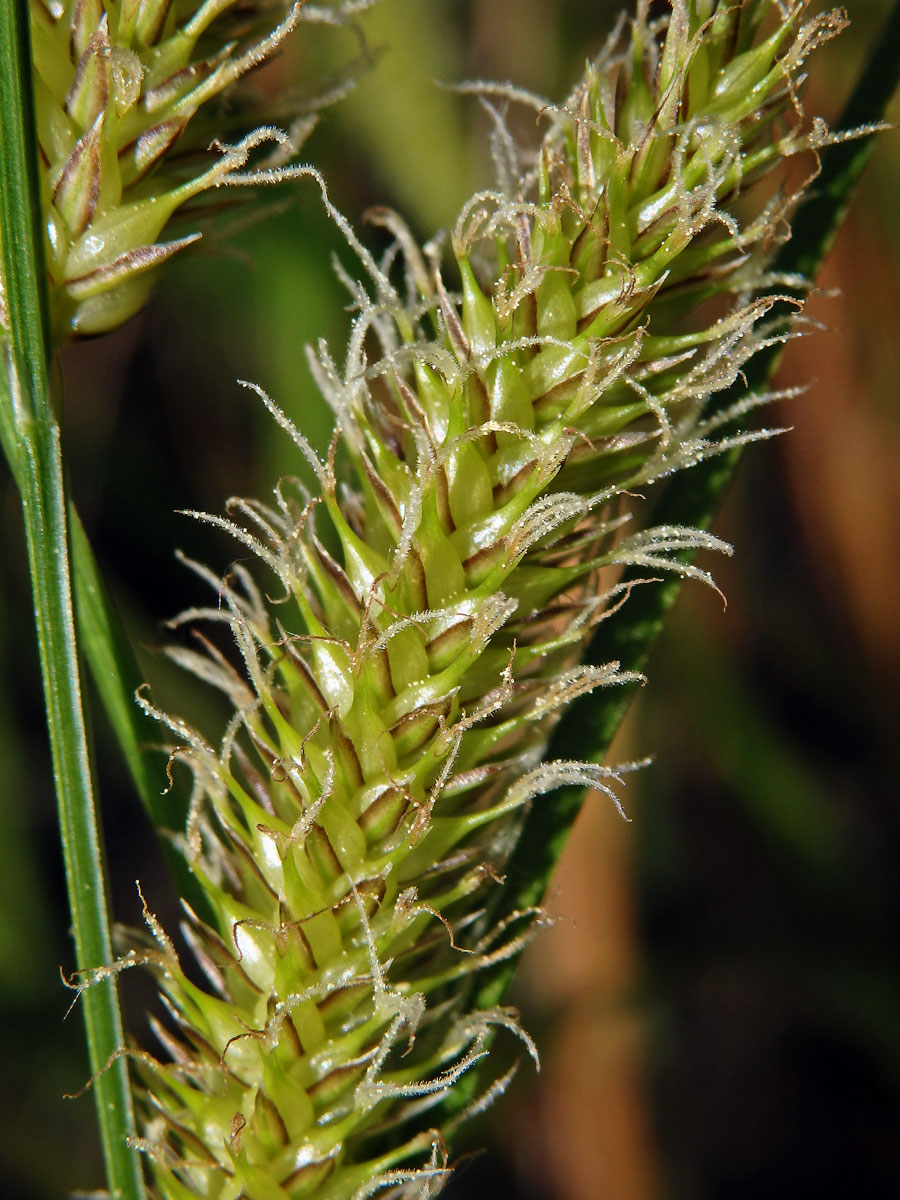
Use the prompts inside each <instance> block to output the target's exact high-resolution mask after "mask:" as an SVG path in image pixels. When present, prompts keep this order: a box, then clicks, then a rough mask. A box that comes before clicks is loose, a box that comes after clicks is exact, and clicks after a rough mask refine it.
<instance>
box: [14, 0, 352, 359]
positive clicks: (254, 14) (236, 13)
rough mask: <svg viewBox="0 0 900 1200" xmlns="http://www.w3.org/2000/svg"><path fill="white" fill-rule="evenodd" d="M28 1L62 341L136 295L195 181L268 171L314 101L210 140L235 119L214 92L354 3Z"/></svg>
mask: <svg viewBox="0 0 900 1200" xmlns="http://www.w3.org/2000/svg"><path fill="white" fill-rule="evenodd" d="M30 7H31V24H32V41H33V47H34V89H35V100H36V108H37V123H38V140H39V143H40V149H41V155H42V161H43V162H44V164H45V166H46V172H47V180H48V193H49V204H48V206H47V214H46V219H47V231H48V245H47V264H48V271H49V276H50V284H51V287H50V301H51V313H52V318H53V324H54V330H55V334H56V337H57V339H58V340H59V341H66V340H68V339H69V338H71V337H73V336H78V335H81V334H91V333H99V332H102V331H104V330H107V329H112V328H114V327H115V326H117V325H119V324H121V323H122V322H123V321H125V320H127V319H128V318H129V317H130V316H131V315H132V314H133V313H134V312H135V311H136V310H137V309H138V307H139V306H140V305H141V304H142V303H143V300H144V296H145V294H146V292H147V287H148V284H149V280H148V279H147V272H148V271H150V270H151V269H152V268H153V267H154V266H155V265H156V264H157V263H159V262H161V261H162V260H163V259H165V258H168V257H170V256H171V254H173V253H175V252H176V251H177V250H178V249H181V248H183V247H185V246H188V245H190V244H191V243H192V242H193V241H195V240H196V238H197V237H198V236H199V234H198V232H197V230H196V228H187V229H183V230H182V231H181V233H180V235H179V236H178V237H175V238H172V239H170V240H169V241H167V242H165V243H160V244H157V239H158V238H159V236H160V234H161V232H162V229H163V227H164V226H165V225H166V224H167V223H168V222H170V221H171V220H172V218H173V217H174V216H175V215H176V214H177V212H178V210H179V209H180V208H181V207H182V206H183V205H185V204H186V203H187V202H188V201H189V200H191V199H192V198H193V197H194V196H196V195H197V194H198V193H199V192H201V191H205V190H208V189H210V188H217V187H220V186H221V185H223V184H232V183H241V184H247V183H250V184H252V183H261V182H266V181H267V180H268V179H270V178H277V177H278V176H277V172H276V173H275V174H274V175H273V171H272V167H273V165H274V166H276V167H279V166H282V165H283V164H284V162H285V161H287V160H288V159H290V158H291V157H292V156H293V155H295V154H296V152H297V150H298V149H299V145H300V141H301V140H302V138H303V137H304V136H305V135H306V133H308V132H309V129H310V128H311V125H312V123H313V119H314V118H313V115H312V114H314V110H315V108H316V107H317V106H316V104H315V103H313V104H312V105H309V104H308V105H307V106H306V109H307V114H308V116H307V119H306V120H305V121H304V120H300V121H298V122H297V123H296V124H295V127H294V129H293V130H292V132H291V133H290V134H284V133H280V132H279V131H275V130H270V129H269V128H268V127H265V129H264V132H263V136H261V137H257V138H256V139H255V140H253V139H250V140H248V139H247V138H246V137H244V139H243V140H240V138H239V139H238V142H237V145H236V146H233V147H230V148H226V149H225V150H222V149H221V148H220V149H219V150H216V149H214V148H212V147H211V143H213V142H214V139H215V137H216V136H217V135H218V136H221V135H222V134H223V133H224V132H228V131H229V129H230V127H231V126H232V125H233V123H234V120H235V118H233V117H231V116H230V115H229V110H227V109H225V107H224V106H223V105H222V104H221V103H220V97H221V96H222V93H223V92H224V90H225V89H226V88H231V87H232V86H233V85H235V84H236V83H238V81H239V80H240V79H241V77H242V76H243V75H245V74H246V73H247V72H248V71H250V70H251V69H252V68H253V67H255V66H257V65H258V64H259V63H260V62H262V61H263V60H264V59H266V58H268V57H270V56H271V55H272V54H274V53H276V52H277V50H278V49H279V47H280V46H281V44H282V42H283V41H284V39H285V38H286V37H287V35H288V34H289V33H290V32H291V31H292V30H293V29H295V28H296V26H297V25H298V24H299V23H300V22H301V21H303V20H315V21H319V22H321V21H322V20H323V19H324V18H326V17H328V16H329V15H330V19H331V20H332V22H333V23H338V22H341V21H346V20H348V19H350V16H351V15H352V12H353V11H354V8H355V7H358V5H356V6H354V4H353V3H352V2H341V0H335V2H334V4H333V6H331V7H329V8H325V9H322V8H319V9H310V11H309V15H307V14H306V13H305V11H304V3H303V0H293V2H290V0H275V2H274V3H273V2H272V0H241V2H240V3H238V2H237V0H206V2H205V3H201V4H199V5H198V4H188V5H180V4H173V3H171V2H170V0H73V2H71V3H66V4H63V3H52V4H51V3H48V2H46V0H30ZM324 102H325V101H323V103H324ZM239 107H240V106H238V105H232V107H231V111H235V112H236V111H238V110H239ZM264 116H265V114H264V113H259V114H258V117H257V119H261V118H263V117H264ZM240 133H242V134H246V129H242V130H240ZM273 140H275V141H277V142H278V149H277V153H276V155H275V156H274V158H273V159H272V161H266V162H261V164H260V169H259V170H257V169H256V165H255V163H252V162H251V161H250V159H251V155H252V154H253V152H254V151H256V150H257V148H258V147H259V146H260V145H262V143H263V142H264V141H273ZM270 158H271V156H270ZM198 161H199V162H200V164H201V166H200V168H199V170H198V168H197V166H196V162H198ZM186 171H187V172H189V174H188V178H187V182H185V175H186ZM185 216H187V213H185ZM113 267H115V269H113ZM138 275H140V276H141V278H140V280H139V281H134V280H133V277H135V276H138ZM86 278H89V279H90V280H91V288H90V295H89V298H86V295H85V287H84V280H85V279H86Z"/></svg>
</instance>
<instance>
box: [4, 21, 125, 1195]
mask: <svg viewBox="0 0 900 1200" xmlns="http://www.w3.org/2000/svg"><path fill="white" fill-rule="evenodd" d="M30 80H31V56H30V51H29V37H28V7H27V4H25V3H24V0H19V2H18V3H4V4H3V5H0V122H2V142H0V150H2V154H0V163H2V167H0V228H2V275H3V280H4V288H5V306H6V324H7V332H8V355H9V362H8V364H7V369H8V371H9V375H10V389H9V393H8V394H6V395H5V396H4V398H3V399H4V403H6V404H7V410H6V412H5V413H4V417H3V423H2V428H3V441H4V448H5V449H6V451H7V454H8V455H9V456H10V458H11V465H12V469H13V473H14V475H15V477H16V480H17V482H18V484H19V486H20V489H21V494H22V510H23V515H24V521H25V534H26V542H27V548H28V560H29V569H30V573H31V581H32V589H33V595H34V610H35V621H36V625H37V635H38V648H39V653H40V661H41V670H42V674H43V680H44V698H45V705H46V710H47V720H48V725H49V729H50V746H51V754H52V759H53V771H54V778H55V781H56V791H57V800H58V806H59V821H60V832H61V838H62V846H63V857H64V861H65V868H66V880H67V887H68V893H69V903H70V906H71V913H72V926H73V930H74V937H75V952H76V958H77V964H78V967H79V968H84V967H91V966H98V965H102V964H107V963H109V962H110V961H111V958H112V949H111V943H110V936H109V926H108V921H107V915H106V897H105V887H104V882H103V872H102V867H101V856H100V844H99V836H98V831H97V825H96V820H95V813H94V802H93V795H92V787H91V778H90V768H89V763H88V755H87V743H86V736H85V727H84V718H83V714H82V708H81V692H80V683H79V677H78V655H77V647H76V641H75V628H74V620H73V613H72V600H71V583H70V577H69V563H68V551H67V530H66V508H65V501H64V487H63V476H62V460H61V455H60V441H59V426H58V425H57V423H56V420H55V419H54V415H53V412H52V407H51V382H50V358H51V352H50V342H49V337H48V323H47V318H46V303H45V299H44V295H43V280H44V264H43V242H42V231H41V218H40V208H39V204H38V196H39V191H38V183H37V170H36V141H35V135H34V113H33V107H32V100H31V82H30ZM82 1004H83V1011H84V1016H85V1022H86V1026H87V1038H88V1050H89V1055H90V1063H91V1069H92V1071H93V1072H95V1073H98V1074H97V1079H96V1084H95V1096H96V1102H97V1112H98V1115H99V1121H100V1130H101V1138H102V1142H103V1150H104V1157H105V1160H106V1167H107V1177H108V1183H109V1189H110V1192H111V1194H112V1195H113V1196H116V1197H120V1198H122V1200H138V1198H139V1197H141V1196H142V1195H143V1190H144V1189H143V1182H142V1176H141V1170H140V1166H139V1163H138V1160H137V1157H136V1155H135V1154H134V1152H133V1151H132V1150H131V1149H130V1147H129V1145H128V1142H127V1139H128V1138H129V1137H130V1136H131V1134H132V1132H133V1116H132V1110H131V1098H130V1091H129V1085H128V1075H127V1069H126V1063H125V1059H124V1058H121V1057H117V1055H118V1054H119V1052H120V1049H121V1046H122V1028H121V1019H120V1016H119V1010H118V1002H117V997H116V989H115V982H114V980H113V979H112V978H109V979H106V980H105V981H103V982H102V983H101V984H99V985H98V986H97V987H95V988H93V989H91V991H90V992H88V993H86V994H85V995H84V996H83V997H82ZM108 1064H109V1065H108Z"/></svg>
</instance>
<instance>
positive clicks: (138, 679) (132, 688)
mask: <svg viewBox="0 0 900 1200" xmlns="http://www.w3.org/2000/svg"><path fill="white" fill-rule="evenodd" d="M69 526H70V537H71V543H72V582H73V587H74V592H75V616H76V621H77V629H78V637H79V644H80V647H81V651H82V653H83V654H84V656H85V658H86V660H87V663H88V666H89V667H90V671H91V675H92V676H93V679H94V684H95V686H96V688H97V691H98V693H99V696H100V700H101V702H102V704H103V708H104V711H105V712H106V717H107V720H108V721H109V723H110V725H111V726H112V729H113V733H114V734H115V736H116V741H117V742H118V744H119V748H120V750H121V751H122V756H123V758H124V759H125V763H126V766H127V767H128V770H129V773H130V774H131V778H132V781H133V783H134V785H135V787H136V789H137V791H138V795H139V796H140V798H141V800H142V801H143V804H144V807H145V808H146V810H147V813H148V815H149V816H150V818H151V820H152V821H153V824H154V825H155V826H156V828H157V829H158V830H159V831H160V832H163V831H169V832H172V833H175V832H178V833H180V832H181V831H182V830H183V829H184V822H185V819H186V817H187V808H186V806H185V805H184V804H183V803H182V802H181V801H179V799H178V798H177V796H176V794H175V793H174V791H173V790H172V789H169V790H168V791H166V792H164V793H163V792H161V791H160V770H159V764H158V763H155V762H154V761H151V759H150V758H149V755H148V751H149V750H150V749H151V748H153V747H154V746H156V745H158V744H159V732H158V727H157V725H156V724H155V722H153V721H151V720H150V718H149V717H147V716H146V715H145V713H144V712H143V711H142V710H141V709H140V708H139V706H138V705H137V703H136V702H135V692H136V691H137V689H138V688H139V687H140V686H141V684H143V683H144V682H145V677H144V674H143V672H142V671H141V668H140V664H139V663H138V661H137V658H136V656H135V653H134V650H133V648H132V646H131V643H130V642H129V640H128V635H127V634H126V632H125V630H124V629H123V628H122V624H121V620H120V618H119V616H118V614H117V613H116V611H115V609H114V608H113V605H112V602H111V600H110V598H109V596H108V595H107V592H106V588H105V587H104V585H103V580H102V579H101V577H100V572H99V571H98V569H97V563H96V561H95V559H94V553H93V550H92V549H91V545H90V542H89V541H88V536H87V534H86V533H85V531H84V526H83V525H82V523H81V519H80V517H79V516H78V512H77V510H76V509H75V506H74V505H73V504H72V503H71V502H70V503H69Z"/></svg>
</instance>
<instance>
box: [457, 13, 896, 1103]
mask: <svg viewBox="0 0 900 1200" xmlns="http://www.w3.org/2000/svg"><path fill="white" fill-rule="evenodd" d="M898 81H900V3H897V4H895V5H894V8H893V10H892V12H891V14H890V16H889V17H888V19H887V21H886V23H885V26H884V27H883V29H882V31H881V33H880V35H879V36H878V37H877V38H876V40H875V46H874V49H873V52H872V54H871V56H870V58H869V60H868V62H867V63H866V64H865V65H864V67H863V69H862V73H861V75H860V78H859V82H858V84H857V86H856V88H855V90H854V92H853V94H852V96H851V97H850V99H849V101H848V103H847V105H846V107H845V109H844V112H843V114H842V116H841V119H840V121H839V123H838V126H837V127H838V129H842V130H850V129H856V128H859V127H860V126H865V125H868V124H870V123H871V124H876V123H877V122H879V121H881V120H882V119H883V115H884V111H885V108H886V106H887V104H888V102H889V100H890V99H891V97H892V95H893V94H894V91H895V89H896V87H897V85H898ZM872 145H873V138H872V137H871V136H869V137H865V138H859V139H857V140H854V141H850V142H844V143H838V144H836V145H832V146H829V147H828V148H827V149H826V150H824V151H823V152H822V153H821V158H822V171H821V174H820V176H819V178H818V179H817V181H816V184H815V187H814V189H813V190H811V191H810V193H809V194H808V195H807V197H806V198H805V199H804V201H803V203H802V204H801V205H800V207H799V209H798V211H797V213H796V216H795V217H794V219H793V221H792V226H793V228H794V230H795V233H794V236H793V237H792V239H791V240H790V241H789V242H787V243H786V244H785V246H783V247H782V250H781V253H780V254H779V256H778V258H777V260H776V262H775V264H774V270H775V271H776V272H781V273H784V274H802V275H803V276H804V277H805V278H806V279H808V280H812V279H813V278H814V277H815V274H816V272H817V271H818V269H819V267H820V266H821V264H822V261H823V259H824V257H825V255H826V254H827V253H828V250H829V248H830V247H831V244H832V242H833V240H834V237H835V234H836V232H837V230H838V228H839V226H840V224H841V222H842V220H843V218H844V215H845V214H846V211H847V208H848V206H849V204H850V201H851V198H852V195H853V191H854V188H855V186H856V183H857V182H858V180H859V177H860V175H861V173H862V170H863V168H864V166H865V164H866V161H867V159H868V157H869V154H870V152H871V150H872ZM780 290H781V291H782V293H783V292H784V291H785V289H784V288H782V289H780ZM781 349H782V347H781V345H778V344H776V345H772V346H769V347H768V348H766V349H764V350H762V351H761V352H760V353H758V354H757V355H756V356H755V357H754V358H753V359H752V360H751V361H750V362H749V363H748V364H747V365H746V367H745V368H744V375H745V376H746V383H744V382H740V381H739V382H738V384H736V385H735V386H734V387H733V388H732V389H731V390H730V391H725V392H723V393H721V396H720V397H719V404H718V406H717V407H719V408H720V409H725V408H727V407H728V405H729V404H732V403H734V402H735V401H736V400H738V399H739V398H740V397H741V396H742V395H745V394H747V393H748V392H755V391H761V390H763V388H764V387H765V386H766V383H767V381H768V380H769V379H770V378H771V377H772V375H773V373H774V371H775V369H776V368H777V366H778V362H779V359H780V354H781ZM739 458H740V448H735V449H732V450H730V451H728V452H727V453H724V454H721V455H719V456H718V457H715V458H712V459H709V460H707V461H706V462H704V463H701V464H700V465H699V466H696V467H694V468H692V469H691V470H689V471H684V472H680V473H678V474H677V475H676V476H675V477H674V479H673V480H672V481H671V483H670V484H669V485H668V487H667V489H666V490H665V492H664V493H663V494H662V495H661V497H660V499H659V501H658V502H657V505H656V507H655V509H654V511H653V513H652V515H651V517H650V518H649V521H650V523H651V524H653V525H685V526H689V527H693V528H700V529H706V528H708V527H709V526H710V524H711V523H712V521H713V518H714V516H715V514H716V511H717V509H718V507H719V503H720V501H721V499H722V497H723V495H724V493H725V491H726V489H727V487H728V485H729V483H730V481H731V479H732V477H733V475H734V470H735V467H736V466H737V463H738V460H739ZM691 557H692V553H689V552H685V553H684V554H683V561H686V562H687V561H689V560H690V558H691ZM644 574H646V572H644ZM639 576H640V572H638V571H635V570H634V569H632V570H629V571H627V572H626V573H625V575H624V576H623V581H624V582H628V581H630V580H634V579H637V578H638V577H639ZM680 587H681V579H680V578H679V577H678V576H677V575H672V576H670V577H669V578H667V579H666V580H664V581H663V582H661V583H658V584H656V585H655V586H653V587H643V588H636V589H635V590H634V592H633V593H632V596H631V599H630V600H629V602H628V607H627V611H626V612H625V614H624V615H623V616H621V617H617V616H614V617H612V618H611V619H610V620H609V621H607V622H605V623H604V624H602V625H601V626H599V628H598V632H597V634H596V635H595V637H594V639H593V641H592V643H591V645H590V649H589V652H588V656H587V661H588V662H589V663H598V664H599V663H603V662H608V661H610V660H615V661H618V662H620V663H621V665H622V667H623V669H627V670H631V671H640V670H642V668H643V667H644V666H645V664H646V662H647V659H648V657H649V655H650V652H651V650H652V648H653V645H654V643H655V641H656V638H657V636H658V635H659V632H660V630H661V628H662V626H663V622H664V620H665V617H666V614H667V613H668V611H669V609H670V608H671V607H672V605H673V604H674V602H675V600H676V598H677V596H678V593H679V590H680ZM634 690H635V685H634V684H630V685H627V686H625V687H621V688H615V689H608V690H604V691H597V692H594V693H591V694H589V695H585V696H582V697H580V698H579V699H578V700H576V701H575V702H574V703H573V704H572V705H571V706H570V707H569V708H568V709H567V711H566V713H565V716H564V717H563V719H562V721H561V722H560V724H559V725H558V726H557V728H556V730H555V731H554V734H553V737H552V739H551V742H550V745H549V748H548V751H547V754H548V757H550V758H557V757H559V758H565V757H566V756H568V755H570V754H571V753H573V752H574V751H575V750H577V752H578V753H580V754H582V755H583V754H585V747H591V752H590V757H592V758H593V759H594V761H597V762H599V761H601V760H602V759H603V757H604V756H605V754H606V753H607V751H608V749H609V746H610V743H611V741H612V738H613V735H614V734H615V732H616V730H617V729H618V727H619V724H620V723H621V720H622V718H623V716H624V715H625V712H626V710H627V708H628V705H629V703H630V702H631V699H632V697H633V694H634ZM583 801H584V791H583V790H582V789H580V788H567V789H560V790H559V791H557V792H555V793H554V794H553V796H550V797H547V798H546V799H545V800H544V801H542V803H541V804H539V805H534V806H533V808H532V809H531V811H530V813H529V815H528V817H527V819H526V821H525V824H524V826H523V829H522V833H521V836H520V839H519V842H518V845H517V847H516V850H515V852H514V854H513V857H512V859H511V861H510V863H509V864H508V866H507V869H506V884H505V886H504V887H503V888H502V889H498V892H497V906H496V910H495V912H494V914H493V915H494V919H495V920H496V921H497V922H500V921H502V920H503V919H504V918H505V917H506V916H507V914H509V913H511V912H515V911H516V910H518V909H525V908H527V907H528V906H529V905H533V904H538V903H540V901H541V899H542V897H543V895H544V893H545V891H546V889H547V885H548V883H549V880H550V876H551V874H552V872H553V869H554V867H555V866H556V863H557V861H558V860H559V856H560V854H561V853H562V850H563V847H564V846H565V843H566V840H567V838H568V835H569V832H570V830H571V827H572V823H573V822H574V820H575V817H576V816H577V815H578V812H579V810H580V808H581V805H582V803H583ZM514 970H515V960H514V959H513V960H510V961H507V962H504V963H501V964H498V965H497V967H496V968H494V969H493V970H491V971H487V972H485V973H484V975H483V977H482V979H481V980H480V981H479V987H478V991H477V996H476V999H475V1001H474V1003H475V1004H476V1005H478V1006H486V1007H487V1006H490V1005H493V1004H496V1003H498V1002H499V1001H500V999H501V998H502V997H503V995H504V993H505V992H506V989H507V987H508V985H509V981H510V979H511V977H512V974H513V972H514ZM473 1083H474V1081H473ZM463 1090H464V1089H460V1091H459V1092H458V1093H457V1094H456V1095H455V1096H454V1098H453V1103H454V1104H458V1105H459V1106H460V1107H462V1106H463V1105H464V1104H465V1103H466V1102H467V1100H468V1097H467V1096H465V1095H462V1091H463Z"/></svg>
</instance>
